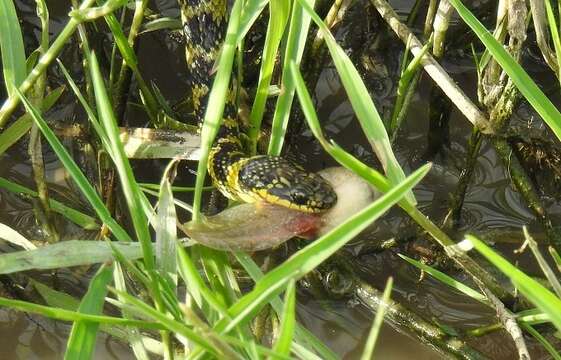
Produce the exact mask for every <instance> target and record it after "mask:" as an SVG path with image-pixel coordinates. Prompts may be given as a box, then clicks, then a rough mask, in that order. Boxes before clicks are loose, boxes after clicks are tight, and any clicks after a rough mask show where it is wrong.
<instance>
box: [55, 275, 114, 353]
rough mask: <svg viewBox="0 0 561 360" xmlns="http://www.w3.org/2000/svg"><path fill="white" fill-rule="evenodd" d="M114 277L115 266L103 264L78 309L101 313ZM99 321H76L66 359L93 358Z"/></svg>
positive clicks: (87, 312)
mask: <svg viewBox="0 0 561 360" xmlns="http://www.w3.org/2000/svg"><path fill="white" fill-rule="evenodd" d="M111 279H113V266H102V267H101V268H100V269H99V271H98V272H97V274H96V275H95V277H94V278H93V279H92V280H91V281H90V286H89V288H88V291H87V292H86V295H84V297H83V298H82V301H81V302H80V306H79V307H78V311H79V312H81V313H85V314H92V315H99V314H101V312H102V311H103V304H104V303H105V295H106V294H107V285H109V284H110V282H111ZM98 328H99V323H95V322H89V321H76V322H75V323H74V325H73V326H72V331H71V332H70V337H69V338H68V343H67V346H66V353H65V354H64V359H65V360H73V359H76V360H79V359H91V358H92V357H93V353H94V348H95V342H96V338H97V330H98Z"/></svg>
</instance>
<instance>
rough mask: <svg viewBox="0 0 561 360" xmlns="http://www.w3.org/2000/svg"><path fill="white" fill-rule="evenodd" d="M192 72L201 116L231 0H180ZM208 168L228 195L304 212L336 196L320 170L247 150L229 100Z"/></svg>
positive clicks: (200, 116) (197, 112)
mask: <svg viewBox="0 0 561 360" xmlns="http://www.w3.org/2000/svg"><path fill="white" fill-rule="evenodd" d="M179 2H180V6H181V14H182V21H183V27H184V32H185V40H186V45H185V49H186V60H187V66H188V70H189V73H190V84H189V85H190V87H191V100H192V103H193V108H194V112H195V114H194V115H195V117H196V118H197V119H203V117H204V113H205V109H206V104H207V101H208V94H209V90H210V84H211V80H212V79H211V73H212V70H213V66H214V63H215V60H216V58H217V55H218V53H219V51H220V47H221V45H222V42H223V39H224V34H225V29H226V23H227V19H228V10H227V9H228V8H227V2H228V1H227V0H179ZM208 170H209V173H210V176H211V177H212V180H213V183H214V184H215V186H216V187H217V188H218V189H219V190H220V191H221V192H222V194H224V195H225V196H226V197H228V198H230V199H233V200H238V201H243V202H250V203H251V202H255V201H260V200H264V201H266V202H269V203H273V204H277V205H281V206H285V207H288V208H292V209H296V210H300V211H304V212H322V211H325V210H327V209H329V208H331V207H332V206H333V205H334V204H335V203H336V201H337V196H336V194H335V192H334V191H333V189H332V187H331V185H329V183H328V182H326V181H325V180H324V179H323V178H322V177H321V176H319V175H316V174H313V173H309V172H306V171H305V170H304V169H302V168H301V167H299V166H297V165H294V164H293V163H291V162H289V161H288V160H286V159H284V158H282V157H278V156H269V155H257V156H247V155H246V152H245V151H244V149H243V146H242V143H241V141H240V139H239V130H238V122H237V109H236V106H235V104H234V101H232V100H229V101H227V103H226V106H225V110H224V116H223V124H222V127H221V128H220V130H219V133H218V136H217V138H216V140H215V142H214V144H213V147H212V149H211V152H210V155H209V162H208Z"/></svg>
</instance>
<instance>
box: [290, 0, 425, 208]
mask: <svg viewBox="0 0 561 360" xmlns="http://www.w3.org/2000/svg"><path fill="white" fill-rule="evenodd" d="M297 1H298V2H299V3H300V4H301V5H302V7H303V8H304V9H305V10H306V12H308V14H309V15H310V16H311V17H312V20H314V22H315V23H316V24H317V25H318V26H319V28H320V31H321V32H322V33H323V36H324V39H325V43H326V44H327V47H328V49H329V52H330V54H331V58H332V59H333V63H334V64H335V67H336V68H337V72H338V73H339V77H340V78H341V82H342V84H343V87H344V88H345V91H346V92H347V95H348V98H349V101H350V102H351V105H352V107H353V110H354V111H355V114H356V116H357V118H358V120H359V122H360V125H361V127H362V129H363V131H364V133H365V134H366V137H367V139H368V141H369V142H370V145H371V146H372V148H373V149H374V151H375V152H376V155H377V157H378V159H379V160H380V163H381V164H382V166H383V168H384V170H385V172H386V175H387V177H388V180H390V182H391V183H392V184H397V183H399V182H401V181H402V180H403V179H404V178H405V173H404V172H403V169H402V168H401V166H400V165H399V163H398V162H397V159H396V157H395V155H394V153H393V150H392V147H391V144H390V139H389V137H388V134H387V132H386V128H385V126H384V122H383V121H382V119H381V118H380V115H379V114H378V111H377V110H376V106H374V102H373V101H372V98H371V97H370V94H369V92H368V89H367V88H366V86H365V85H364V82H363V81H362V79H361V77H360V75H359V73H358V71H357V70H356V68H355V67H354V65H353V63H352V61H351V59H349V57H348V56H347V54H346V53H345V51H344V50H343V49H342V48H341V47H340V46H339V45H338V44H337V41H336V40H335V38H334V37H333V35H332V34H331V32H330V31H329V29H328V28H327V26H326V25H325V24H324V23H323V21H322V20H321V18H320V17H319V16H318V15H317V14H316V13H315V12H314V10H313V9H312V7H310V6H309V5H308V4H307V3H306V2H305V1H304V0H297ZM406 199H407V201H408V202H409V203H410V205H412V206H414V205H416V204H417V202H416V200H415V197H414V196H413V193H412V192H410V193H408V194H407V196H406Z"/></svg>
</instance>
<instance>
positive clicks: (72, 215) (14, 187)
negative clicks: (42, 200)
mask: <svg viewBox="0 0 561 360" xmlns="http://www.w3.org/2000/svg"><path fill="white" fill-rule="evenodd" d="M0 188H2V189H5V190H8V191H10V192H13V193H15V194H18V195H19V194H23V195H27V196H32V197H38V196H39V195H38V194H37V192H36V191H33V190H31V189H29V188H26V187H24V186H21V185H19V184H16V183H14V182H11V181H9V180H7V179H5V178H3V177H0ZM49 205H50V206H51V209H52V210H53V211H55V212H57V213H59V214H61V215H62V216H64V217H65V218H67V219H68V220H70V221H72V222H73V223H75V224H76V225H78V226H80V227H82V228H83V229H85V230H97V229H99V224H98V223H97V221H96V219H94V218H93V217H91V216H89V215H86V214H84V213H83V212H81V211H78V210H76V209H73V208H71V207H68V206H66V205H64V204H63V203H61V202H60V201H57V200H53V199H51V198H49Z"/></svg>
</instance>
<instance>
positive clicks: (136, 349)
mask: <svg viewBox="0 0 561 360" xmlns="http://www.w3.org/2000/svg"><path fill="white" fill-rule="evenodd" d="M113 282H114V283H115V288H116V289H117V290H119V291H123V292H126V291H127V285H126V282H125V275H124V271H123V267H122V266H121V264H120V263H119V262H118V261H116V262H115V271H114V272H113ZM117 299H118V300H119V301H123V299H122V298H120V297H118V296H117ZM121 312H122V314H123V317H124V318H126V319H132V318H133V314H131V313H129V312H128V311H127V310H125V309H123V310H122V311H121ZM101 330H105V329H103V328H102V329H101ZM123 331H124V332H125V333H126V337H127V339H128V341H129V343H130V346H131V348H132V351H133V353H134V355H135V356H136V358H137V360H149V359H150V358H149V357H148V354H147V352H146V348H145V347H144V344H143V343H142V336H141V335H140V331H139V330H138V329H136V328H127V329H123Z"/></svg>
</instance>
